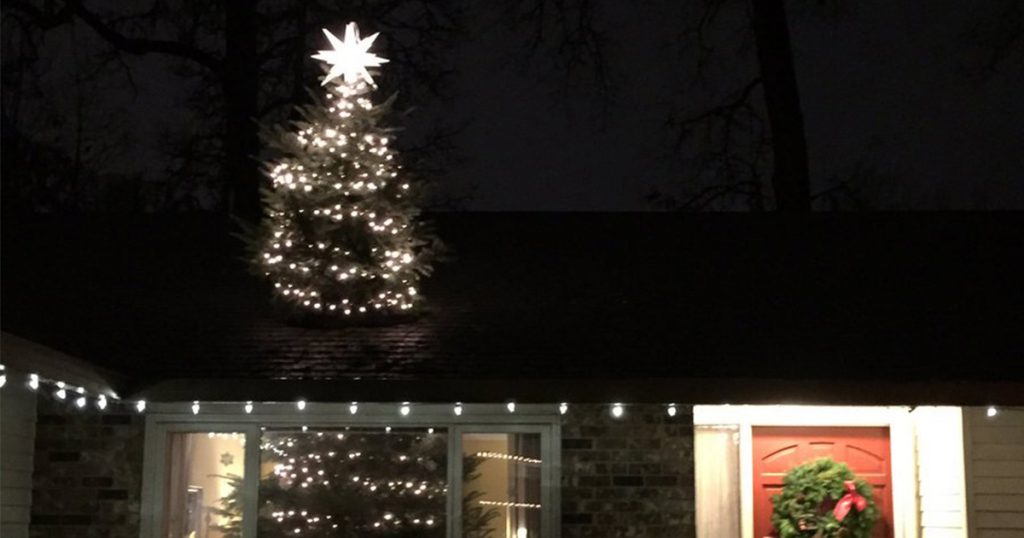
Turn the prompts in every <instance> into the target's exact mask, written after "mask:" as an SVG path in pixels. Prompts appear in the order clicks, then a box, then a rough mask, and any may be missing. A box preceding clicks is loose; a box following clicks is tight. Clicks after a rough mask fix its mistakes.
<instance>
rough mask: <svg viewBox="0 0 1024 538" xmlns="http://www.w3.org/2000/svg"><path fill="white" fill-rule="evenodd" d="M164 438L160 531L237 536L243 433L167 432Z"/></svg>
mask: <svg viewBox="0 0 1024 538" xmlns="http://www.w3.org/2000/svg"><path fill="white" fill-rule="evenodd" d="M167 442H168V447H167V448H168V450H167V467H166V473H167V474H166V480H165V481H164V483H165V484H166V490H165V491H164V518H163V527H162V530H161V536H165V537H167V538H234V537H237V536H240V535H241V529H242V498H241V493H242V489H241V488H242V480H243V478H244V476H245V434H243V433H238V432H229V433H222V432H218V433H213V432H210V433H171V434H168V436H167Z"/></svg>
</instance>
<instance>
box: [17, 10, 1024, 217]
mask: <svg viewBox="0 0 1024 538" xmlns="http://www.w3.org/2000/svg"><path fill="white" fill-rule="evenodd" d="M29 3H30V4H31V2H29ZM552 3H553V4H557V3H558V2H552ZM499 4H501V3H498V2H495V3H490V2H487V3H481V2H467V3H466V5H465V6H464V8H465V9H464V12H463V13H462V14H461V18H460V20H459V21H458V25H459V28H460V31H459V33H458V35H457V36H456V37H455V38H454V39H453V41H452V45H451V47H449V48H445V49H443V50H442V58H443V62H444V63H445V65H447V67H449V68H451V69H452V70H453V75H452V76H451V77H450V78H449V79H448V80H447V81H446V83H445V84H446V86H445V90H444V91H445V94H446V98H444V99H438V98H434V97H432V96H431V97H425V98H424V102H422V103H415V102H409V100H408V99H407V100H406V101H403V104H404V105H406V106H418V109H417V110H415V111H414V112H413V113H412V115H410V116H409V117H407V118H406V119H405V120H404V122H405V126H406V127H407V128H408V134H407V136H411V137H416V136H418V135H417V133H422V132H424V131H425V130H427V129H428V128H429V127H430V126H431V125H433V122H437V121H438V120H439V119H441V120H442V121H444V122H446V123H447V124H450V125H457V126H459V130H458V131H457V132H456V134H455V135H454V138H453V139H452V147H453V149H454V152H453V153H452V154H451V157H452V158H451V159H450V160H449V161H447V162H446V164H445V168H444V170H443V173H442V174H441V177H442V178H443V180H442V181H439V185H438V196H439V197H440V198H442V199H443V198H451V199H453V200H457V203H456V206H457V207H460V208H463V209H471V210H499V211H504V210H544V211H559V210H582V211H595V210H598V211H599V210H615V211H634V210H652V209H660V208H662V207H664V205H663V204H659V203H656V202H652V201H651V200H650V198H649V196H648V195H650V194H651V193H652V192H655V191H657V192H661V193H667V194H668V195H669V196H670V197H673V198H675V199H685V198H686V197H687V196H689V195H690V194H691V193H693V192H696V191H697V190H699V188H700V187H701V186H702V185H703V184H702V183H701V180H700V179H699V178H694V177H693V176H694V174H693V173H692V172H693V169H692V162H691V159H692V157H693V155H692V154H691V153H692V150H690V149H687V148H681V149H680V148H676V147H675V146H674V145H673V143H672V140H673V138H674V132H673V131H672V130H671V129H670V128H668V127H667V126H666V121H667V120H668V118H669V117H672V116H673V115H677V116H678V115H687V114H694V113H699V112H700V111H701V110H703V109H705V108H707V107H710V106H713V105H714V104H715V102H716V101H715V99H714V98H713V96H714V95H719V96H721V95H726V94H728V93H730V92H731V91H733V89H734V88H736V87H738V86H739V85H741V83H742V81H743V80H744V79H745V78H749V77H750V76H753V75H751V73H753V72H754V69H755V65H754V62H753V54H754V53H753V52H752V48H753V45H752V44H751V43H750V42H749V41H750V37H749V35H748V34H749V32H748V31H744V30H743V21H744V20H745V17H746V15H745V8H744V5H743V3H739V2H732V3H730V2H725V3H724V4H725V5H724V7H723V8H722V10H721V12H720V13H719V14H718V17H717V19H716V21H715V25H714V29H713V31H712V32H710V34H709V35H710V37H709V40H710V42H711V43H712V45H713V47H714V48H715V53H714V54H713V58H712V60H711V62H710V64H709V66H708V67H707V70H706V72H705V76H704V78H703V79H701V80H699V81H697V80H695V77H694V75H693V73H694V61H693V58H694V57H695V53H694V48H693V47H691V46H690V45H691V43H690V41H688V39H687V38H682V37H680V33H681V32H682V31H683V28H684V27H685V26H686V25H687V24H688V22H687V21H689V20H690V19H691V18H692V17H691V15H690V14H688V13H689V12H683V11H681V10H680V9H679V8H678V7H677V6H676V4H677V2H670V1H659V0H650V1H647V2H636V3H624V2H596V3H594V5H596V8H595V12H594V14H593V19H592V21H591V22H592V24H593V27H594V28H595V29H596V30H598V31H599V33H600V36H601V37H600V43H601V46H602V47H603V48H602V51H603V61H602V62H601V63H600V64H599V65H598V64H596V63H595V62H594V61H593V58H586V59H585V60H584V61H583V62H582V64H581V65H577V66H575V67H574V68H573V69H571V70H567V69H565V62H564V61H563V58H561V57H559V43H558V42H557V41H558V39H557V33H556V32H551V33H550V34H548V35H546V36H545V37H546V38H545V40H544V41H543V42H541V43H540V44H539V45H538V46H537V47H536V48H535V49H533V50H532V51H531V50H530V49H528V48H527V45H526V44H527V42H528V41H529V39H530V36H531V33H530V32H531V28H530V25H529V23H528V22H525V23H524V22H522V21H517V20H515V19H514V17H512V16H511V15H510V13H509V12H507V11H505V7H507V6H506V5H504V4H503V5H502V7H500V8H499V7H498V6H499ZM566 4H568V5H573V6H575V5H576V4H577V3H575V2H568V3H566ZM1014 4H1015V3H1014V2H981V3H974V2H964V1H955V0H942V1H935V2H928V4H927V7H924V6H922V5H921V4H920V3H916V2H857V3H850V2H824V3H817V2H789V3H788V9H789V13H788V15H789V17H788V19H789V26H790V32H791V37H792V42H793V59H794V65H795V69H796V74H797V79H798V83H799V91H800V99H801V106H802V108H803V113H804V123H805V127H806V135H807V140H808V156H809V166H810V176H811V190H812V193H813V192H817V191H821V190H824V189H827V188H829V187H831V186H833V185H835V184H837V183H839V182H842V181H844V180H847V179H849V178H855V179H854V180H851V184H853V185H855V187H856V189H857V191H858V193H859V195H860V196H861V197H863V198H864V199H865V200H866V202H867V206H866V207H868V208H870V209H983V210H984V209H1024V175H1022V172H1021V171H1022V170H1024V151H1022V150H1024V128H1022V127H1021V126H1022V125H1024V106H1022V104H1021V100H1020V96H1021V95H1024V70H1022V69H1020V65H1021V63H1020V61H1021V56H1022V55H1021V50H1022V48H1024V46H1022V43H1024V37H1021V35H1022V34H1021V33H1020V32H1021V26H1020V25H1021V24H1022V23H1021V21H1020V20H1019V19H1018V20H1016V21H1014V20H1007V17H1006V16H1005V13H1006V12H1004V11H1003V10H1004V9H1009V8H1012V7H1013V6H1014ZM90 5H92V6H95V7H94V9H96V10H97V11H103V13H105V14H106V15H108V16H109V15H111V14H112V13H114V11H115V10H116V9H117V5H119V3H110V2H107V3H106V7H104V3H103V2H93V3H90ZM1018 6H1019V4H1018ZM12 10H13V8H9V7H5V24H6V23H7V18H8V15H10V13H11V12H12ZM104 10H105V11H104ZM1016 13H1017V14H1018V15H1019V13H1020V9H1018V10H1017V11H1016ZM688 17H689V18H688ZM358 22H359V23H360V25H361V26H362V27H363V28H364V29H365V31H366V32H371V31H377V30H378V29H377V28H376V27H375V24H374V21H373V20H368V19H360V20H359V21H358ZM323 26H328V27H332V28H333V29H335V30H336V31H340V29H341V26H342V23H341V22H340V21H325V22H324V24H323ZM157 28H158V31H159V28H161V27H160V26H157ZM310 28H311V29H314V28H315V30H313V31H311V32H309V35H307V36H306V39H307V43H310V44H312V46H307V48H308V54H307V57H308V55H309V54H313V53H314V52H315V48H316V47H317V46H319V45H321V43H320V41H322V37H321V36H320V35H319V31H318V25H317V24H316V22H310ZM5 30H6V32H5V33H6V34H7V38H6V41H7V42H6V43H5V54H4V62H5V77H7V78H8V80H10V76H9V72H10V71H11V70H14V69H17V66H15V65H14V61H13V58H15V52H9V51H8V50H7V49H9V48H10V46H9V43H11V42H12V41H13V40H15V39H16V38H17V32H14V34H15V35H12V31H11V29H10V27H5ZM997 31H998V32H997ZM1007 32H1009V33H1010V34H1011V38H1009V39H1008V40H1000V41H999V43H1004V41H1006V42H1008V43H1009V44H1008V45H1006V46H1005V47H1004V49H1005V50H1003V49H1000V50H1003V52H1005V55H1004V56H1001V57H1000V58H999V60H998V61H996V62H991V63H990V62H989V58H991V57H992V54H993V52H992V46H990V45H991V43H990V42H991V41H993V40H992V39H987V37H991V36H992V35H995V34H996V33H998V34H999V35H1000V36H1002V35H1004V34H1006V33H1007ZM1013 32H1018V33H1017V35H1016V37H1015V38H1014V37H1012V34H1013ZM40 35H42V39H41V40H40V41H39V48H38V59H36V60H35V63H33V64H32V66H33V67H32V69H33V74H31V75H23V77H22V78H20V79H19V80H20V81H22V82H21V84H23V85H24V86H22V87H23V88H24V87H28V86H32V87H33V88H35V89H34V90H32V91H25V90H22V91H20V92H18V94H17V95H18V98H17V99H15V98H13V97H12V95H13V93H12V92H13V90H12V89H11V88H10V87H8V88H6V89H5V95H4V97H5V99H4V103H3V104H4V108H5V121H7V119H8V116H11V117H14V116H16V117H17V120H18V121H17V126H18V130H19V133H20V135H19V136H23V137H25V138H26V139H28V140H35V141H44V142H47V143H48V144H49V143H52V145H53V146H55V147H57V148H61V150H62V151H64V152H66V153H69V154H70V153H72V152H73V147H74V146H75V144H74V143H73V142H72V141H73V140H74V139H75V137H76V136H78V137H80V138H82V139H84V140H85V141H86V142H88V143H89V144H88V146H89V150H88V151H89V153H88V154H87V155H86V157H85V164H86V165H87V166H89V167H90V168H91V169H93V170H94V171H95V172H96V173H97V174H99V175H100V176H101V177H111V176H115V175H116V176H118V177H124V178H130V180H133V181H145V180H149V181H159V180H166V179H167V177H168V175H169V172H168V167H169V165H171V164H173V161H174V157H170V156H168V155H166V152H165V151H164V149H166V142H167V140H168V137H176V138H177V139H181V138H185V139H187V138H188V137H189V136H190V133H193V132H195V131H196V130H197V129H201V127H197V125H198V121H197V120H196V117H197V116H201V115H202V114H201V113H197V112H196V109H195V108H194V103H192V102H189V101H187V99H186V98H187V97H188V95H189V92H190V91H191V90H192V89H194V85H195V83H196V82H195V79H194V78H190V75H188V74H187V73H182V72H181V70H180V69H176V68H175V66H176V65H178V63H176V62H175V61H172V60H168V59H167V58H166V57H163V56H161V55H157V54H148V55H143V56H136V55H127V54H125V55H122V56H123V61H124V63H123V64H121V63H118V64H116V65H108V66H107V67H105V68H104V69H103V70H101V73H100V74H99V75H97V76H92V75H89V76H88V78H87V79H86V81H85V82H82V80H83V77H85V75H83V73H84V72H86V71H88V69H89V67H90V66H92V65H95V61H96V58H98V57H100V56H101V55H108V54H110V51H111V48H110V47H109V46H108V45H107V44H106V43H105V42H104V41H103V40H102V39H100V38H99V37H97V36H96V34H95V33H94V32H93V31H92V30H90V29H89V28H88V27H86V26H85V25H84V24H82V23H81V22H76V23H70V24H63V25H61V26H57V27H55V28H53V29H51V30H48V31H47V32H45V33H42V34H40ZM979 36H980V37H979ZM165 37H170V36H165ZM207 38H208V39H209V40H210V41H211V42H214V41H216V39H215V36H207ZM386 39H388V36H387V35H383V36H382V40H386ZM72 43H73V44H74V45H73V46H72ZM307 62H309V64H308V66H309V67H311V66H312V65H313V61H312V60H307ZM595 67H601V68H603V69H604V73H605V74H606V76H607V80H608V82H609V83H608V86H607V91H601V90H600V88H599V87H598V85H597V84H596V83H595V78H594V74H595V70H594V69H595ZM386 68H387V66H385V69H386ZM988 68H990V69H988ZM126 73H130V75H131V80H132V81H134V84H135V87H136V88H137V89H133V88H132V86H131V84H130V83H129V81H128V78H127V76H126ZM76 79H77V80H78V82H77V83H76ZM406 83H408V84H412V85H415V84H416V83H417V82H416V81H415V80H413V81H406ZM389 90H390V88H387V87H385V88H382V90H381V91H380V92H379V93H378V95H379V96H380V98H382V97H383V96H384V95H386V93H387V92H388V91H389ZM424 95H426V94H424ZM759 98H760V97H759V93H758V92H755V100H756V99H759ZM83 103H84V104H83ZM79 105H80V106H79ZM79 117H80V118H81V119H82V121H81V124H80V123H79V122H78V121H77V119H76V118H79ZM79 125H81V131H80V132H79V131H78V130H77V128H78V126H79ZM6 136H7V134H6V127H5V137H6ZM6 142H7V141H5V144H6ZM172 177H173V176H172ZM196 188H197V189H201V187H196ZM208 196H212V195H207V194H201V195H199V196H198V198H199V199H200V200H204V199H206V198H207V197H208ZM707 209H744V207H743V206H742V205H730V204H729V203H724V204H721V205H716V206H713V207H709V208H707Z"/></svg>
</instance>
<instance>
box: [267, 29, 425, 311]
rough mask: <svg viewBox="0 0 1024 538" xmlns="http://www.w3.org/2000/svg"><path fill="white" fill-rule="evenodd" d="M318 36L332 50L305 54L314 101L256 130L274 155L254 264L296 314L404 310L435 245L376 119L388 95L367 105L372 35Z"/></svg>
mask: <svg viewBox="0 0 1024 538" xmlns="http://www.w3.org/2000/svg"><path fill="white" fill-rule="evenodd" d="M324 34H326V35H327V38H328V40H329V41H330V43H331V46H332V47H333V48H332V49H331V50H323V51H320V53H319V54H317V55H315V56H313V57H314V58H317V59H319V60H322V61H324V62H325V63H326V64H327V66H328V68H329V70H328V72H327V75H326V76H325V77H324V79H323V86H325V87H326V92H325V96H324V98H323V99H321V100H317V102H315V103H313V104H311V105H306V106H300V107H298V111H299V113H300V116H301V118H302V120H301V121H296V122H293V124H292V127H293V129H284V128H281V127H277V128H275V129H272V130H268V131H266V132H264V139H265V140H266V141H267V142H268V145H269V146H270V147H271V148H273V149H275V150H277V151H278V152H279V154H280V157H279V158H277V159H275V160H273V161H271V162H269V163H267V173H268V174H269V176H270V179H271V185H270V188H268V189H265V190H264V192H263V204H264V212H265V218H264V219H263V223H262V224H261V226H260V228H259V229H258V230H257V232H256V236H255V241H254V247H255V250H256V256H257V260H256V266H257V269H258V270H259V271H260V273H262V274H264V275H266V277H267V278H268V279H269V280H270V282H271V283H272V285H273V287H274V293H275V295H276V297H277V298H278V299H280V300H281V301H282V302H283V303H285V304H287V305H289V306H291V307H293V308H294V309H295V310H297V311H299V312H302V313H307V314H323V315H328V316H337V317H341V318H345V317H348V318H349V319H351V318H364V319H365V318H371V317H372V318H379V317H387V316H390V315H394V314H400V313H409V312H410V311H412V310H413V309H415V307H416V306H417V304H418V303H419V302H420V301H419V299H420V295H419V289H418V285H419V279H420V276H422V275H425V274H427V273H429V270H430V265H429V261H430V256H431V254H432V252H433V251H434V250H435V249H436V246H437V244H438V242H437V239H436V237H434V236H433V235H432V234H430V233H429V231H427V230H426V229H425V228H424V226H423V223H422V222H421V221H420V220H419V209H418V206H417V195H418V193H419V190H418V189H417V188H416V186H415V184H414V182H413V181H411V180H410V178H408V177H406V175H405V174H404V173H403V170H402V168H401V166H400V165H399V164H398V163H397V162H396V153H395V150H394V149H392V140H393V138H394V133H393V130H392V129H389V128H387V127H386V126H385V125H384V120H385V119H386V117H387V116H388V114H389V112H390V109H391V105H392V103H393V102H394V96H392V97H391V98H389V99H387V100H386V101H384V102H383V103H380V104H374V103H373V102H372V101H371V93H372V92H373V90H374V89H375V88H376V86H375V85H374V83H373V78H372V76H371V73H370V71H369V70H368V68H370V67H376V66H379V65H381V64H383V63H385V62H387V60H385V59H383V58H380V57H378V56H376V55H374V54H373V53H371V52H369V48H370V46H371V45H372V43H373V41H374V39H375V38H376V37H377V34H373V35H371V36H369V37H367V38H365V39H361V38H360V37H359V30H358V29H357V28H356V25H355V23H349V24H348V26H346V28H345V38H344V40H340V39H338V38H337V37H335V36H334V35H333V34H332V33H331V32H329V31H327V30H324Z"/></svg>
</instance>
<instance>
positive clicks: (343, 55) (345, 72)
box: [313, 22, 387, 85]
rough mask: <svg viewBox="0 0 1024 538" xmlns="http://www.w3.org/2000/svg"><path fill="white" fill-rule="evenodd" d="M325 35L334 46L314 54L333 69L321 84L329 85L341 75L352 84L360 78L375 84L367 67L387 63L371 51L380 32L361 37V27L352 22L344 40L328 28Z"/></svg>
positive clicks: (346, 28)
mask: <svg viewBox="0 0 1024 538" xmlns="http://www.w3.org/2000/svg"><path fill="white" fill-rule="evenodd" d="M324 35H326V36H327V40H328V41H330V42H331V46H332V47H334V48H333V49H331V50H322V51H320V52H319V53H317V54H314V55H313V58H316V59H317V60H322V61H324V62H326V63H327V64H329V65H330V66H331V70H330V71H329V72H328V73H327V76H326V77H324V81H323V82H322V83H321V84H322V85H327V83H328V82H330V81H331V80H333V79H335V78H337V77H339V76H341V77H342V78H343V79H344V80H345V82H348V83H350V84H351V83H354V82H356V81H358V80H359V79H363V80H365V81H366V82H367V84H373V77H371V76H370V72H369V71H368V70H367V67H379V66H380V65H381V64H384V63H387V60H386V59H385V58H381V57H380V56H377V55H376V54H373V53H371V52H370V46H372V45H373V42H374V40H375V39H377V36H378V35H380V33H376V34H373V35H371V36H370V37H367V38H366V39H360V38H359V28H358V27H356V23H354V22H350V23H348V25H346V26H345V40H344V41H342V40H340V39H338V38H337V36H335V35H334V34H332V33H331V31H330V30H328V29H326V28H324Z"/></svg>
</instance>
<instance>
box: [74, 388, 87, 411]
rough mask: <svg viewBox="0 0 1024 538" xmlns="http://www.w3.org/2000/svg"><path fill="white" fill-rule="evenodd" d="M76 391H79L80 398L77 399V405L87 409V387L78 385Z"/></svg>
mask: <svg viewBox="0 0 1024 538" xmlns="http://www.w3.org/2000/svg"><path fill="white" fill-rule="evenodd" d="M76 392H78V398H76V399H75V405H76V406H78V408H79V409H85V404H86V403H87V400H86V399H85V389H84V388H82V387H78V390H77V391H76Z"/></svg>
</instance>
